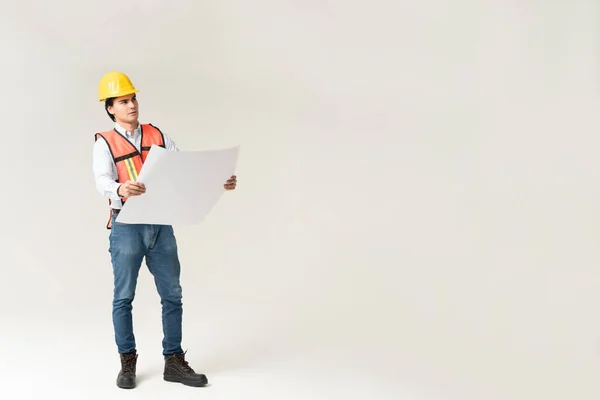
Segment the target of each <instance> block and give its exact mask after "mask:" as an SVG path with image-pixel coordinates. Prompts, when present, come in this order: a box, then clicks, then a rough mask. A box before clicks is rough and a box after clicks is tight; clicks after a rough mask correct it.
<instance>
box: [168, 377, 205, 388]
mask: <svg viewBox="0 0 600 400" xmlns="http://www.w3.org/2000/svg"><path fill="white" fill-rule="evenodd" d="M163 378H164V380H165V381H167V382H176V383H182V384H184V385H186V386H193V387H202V386H206V385H207V384H208V379H203V380H202V381H187V380H185V379H183V378H182V377H181V376H178V375H163Z"/></svg>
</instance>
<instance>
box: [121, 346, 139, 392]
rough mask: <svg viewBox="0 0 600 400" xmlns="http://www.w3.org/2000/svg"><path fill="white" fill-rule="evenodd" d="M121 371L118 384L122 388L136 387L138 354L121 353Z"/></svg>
mask: <svg viewBox="0 0 600 400" xmlns="http://www.w3.org/2000/svg"><path fill="white" fill-rule="evenodd" d="M120 356H121V371H119V376H117V386H118V387H120V388H121V389H133V388H134V387H135V369H136V362H137V357H138V356H137V354H136V353H129V354H121V355H120Z"/></svg>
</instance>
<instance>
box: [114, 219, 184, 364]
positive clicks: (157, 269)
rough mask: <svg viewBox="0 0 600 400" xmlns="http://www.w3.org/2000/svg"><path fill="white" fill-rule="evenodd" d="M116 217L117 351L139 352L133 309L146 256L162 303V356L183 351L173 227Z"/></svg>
mask: <svg viewBox="0 0 600 400" xmlns="http://www.w3.org/2000/svg"><path fill="white" fill-rule="evenodd" d="M115 218H116V216H113V221H112V223H113V225H112V229H111V231H110V236H109V243H110V246H109V252H110V255H111V263H112V268H113V277H114V294H113V304H112V318H113V325H114V333H115V342H116V344H117V348H118V351H119V353H121V354H123V353H133V352H136V351H137V350H136V344H135V336H134V334H133V323H132V312H131V310H132V308H133V307H132V303H133V299H134V297H135V288H136V284H137V278H138V273H139V270H140V267H141V265H142V260H143V259H144V257H145V258H146V265H147V267H148V270H149V271H150V273H151V274H152V275H153V277H154V283H155V284H156V289H157V290H158V294H159V296H160V299H161V304H162V328H163V335H164V336H163V341H162V347H163V355H164V356H165V357H167V356H169V355H171V354H175V353H182V352H183V350H182V348H181V326H182V314H183V307H182V302H181V298H182V295H181V285H180V284H179V276H180V264H179V257H178V255H177V241H176V240H175V236H174V233H173V227H171V226H170V225H147V224H122V223H118V222H115Z"/></svg>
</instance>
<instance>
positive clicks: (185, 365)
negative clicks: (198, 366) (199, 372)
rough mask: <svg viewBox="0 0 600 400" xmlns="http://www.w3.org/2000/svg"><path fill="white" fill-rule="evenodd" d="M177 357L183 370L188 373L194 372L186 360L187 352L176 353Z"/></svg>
mask: <svg viewBox="0 0 600 400" xmlns="http://www.w3.org/2000/svg"><path fill="white" fill-rule="evenodd" d="M175 358H176V359H177V361H179V365H181V367H182V368H183V370H184V371H185V372H187V373H190V372H194V370H193V369H192V367H190V364H189V363H188V362H187V361H186V360H185V353H183V354H175Z"/></svg>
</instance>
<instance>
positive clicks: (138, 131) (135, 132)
mask: <svg viewBox="0 0 600 400" xmlns="http://www.w3.org/2000/svg"><path fill="white" fill-rule="evenodd" d="M115 129H116V130H117V132H119V133H120V134H121V135H124V136H128V137H133V136H136V135H138V134H140V133H141V131H142V124H140V123H138V126H137V128H135V130H134V131H133V133H132V134H130V133H129V132H127V131H126V130H125V128H123V127H122V126H121V125H119V124H118V123H116V122H115Z"/></svg>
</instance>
